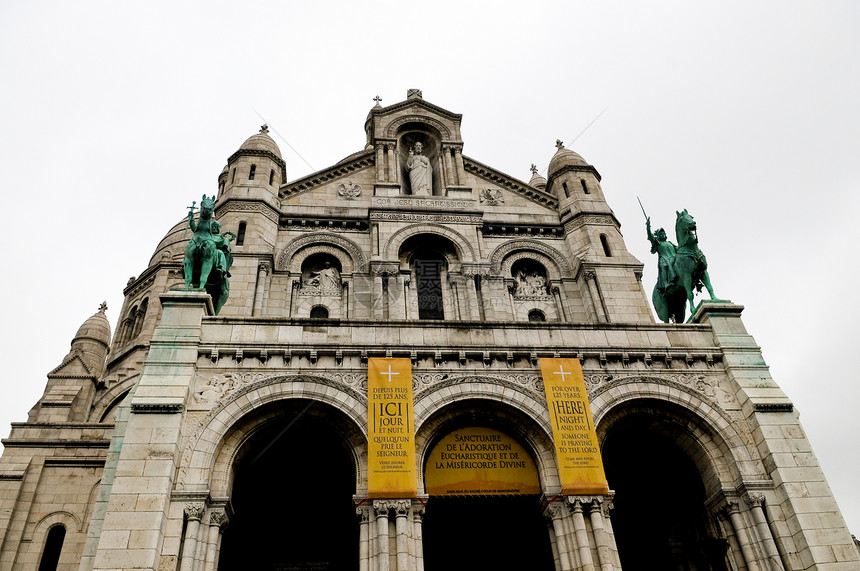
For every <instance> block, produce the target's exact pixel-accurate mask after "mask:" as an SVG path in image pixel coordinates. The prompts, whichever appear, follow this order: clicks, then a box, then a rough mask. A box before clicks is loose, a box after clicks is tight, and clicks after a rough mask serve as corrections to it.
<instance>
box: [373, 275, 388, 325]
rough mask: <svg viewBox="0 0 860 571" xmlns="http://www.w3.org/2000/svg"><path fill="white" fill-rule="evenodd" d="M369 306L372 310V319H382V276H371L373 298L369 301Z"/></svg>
mask: <svg viewBox="0 0 860 571" xmlns="http://www.w3.org/2000/svg"><path fill="white" fill-rule="evenodd" d="M370 306H371V307H372V308H373V318H374V319H382V311H383V307H384V306H385V302H384V300H383V299H382V274H379V273H374V274H373V298H372V299H371V300H370Z"/></svg>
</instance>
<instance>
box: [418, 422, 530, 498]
mask: <svg viewBox="0 0 860 571" xmlns="http://www.w3.org/2000/svg"><path fill="white" fill-rule="evenodd" d="M424 488H425V489H426V490H427V493H428V494H430V495H435V496H464V495H475V494H481V495H509V494H539V493H540V482H539V481H538V473H537V469H536V468H535V465H534V462H532V459H531V457H530V456H529V455H528V453H527V452H526V450H525V448H523V447H522V446H521V445H520V443H519V442H517V441H516V440H514V439H513V438H511V437H510V436H508V435H507V434H505V433H504V432H499V431H498V430H493V429H492V428H485V427H481V426H471V427H468V428H460V429H458V430H454V431H453V432H451V433H449V434H447V435H446V436H445V437H444V438H443V439H442V440H440V441H439V443H438V444H436V446H434V447H433V450H431V451H430V455H429V456H428V458H427V468H426V469H425V472H424Z"/></svg>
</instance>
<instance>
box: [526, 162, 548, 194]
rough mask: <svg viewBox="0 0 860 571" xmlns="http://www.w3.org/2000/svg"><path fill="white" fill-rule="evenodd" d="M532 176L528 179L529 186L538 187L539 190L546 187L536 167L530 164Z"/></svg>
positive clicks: (544, 180)
mask: <svg viewBox="0 0 860 571" xmlns="http://www.w3.org/2000/svg"><path fill="white" fill-rule="evenodd" d="M531 170H532V177H531V179H529V186H533V187H535V188H539V189H540V190H545V189H546V179H545V178H544V177H542V176H541V175H540V173H538V170H537V167H536V166H535V165H532V169H531Z"/></svg>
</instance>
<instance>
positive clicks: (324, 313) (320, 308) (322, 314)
mask: <svg viewBox="0 0 860 571" xmlns="http://www.w3.org/2000/svg"><path fill="white" fill-rule="evenodd" d="M311 319H328V308H326V307H325V306H324V305H315V306H313V307H312V308H311Z"/></svg>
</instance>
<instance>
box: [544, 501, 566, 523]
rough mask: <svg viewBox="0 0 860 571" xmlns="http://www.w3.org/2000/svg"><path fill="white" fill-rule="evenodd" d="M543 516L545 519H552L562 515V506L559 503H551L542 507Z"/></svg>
mask: <svg viewBox="0 0 860 571" xmlns="http://www.w3.org/2000/svg"><path fill="white" fill-rule="evenodd" d="M543 516H544V517H545V518H546V519H547V521H553V520H556V519H559V518H561V517H563V516H564V506H563V505H562V504H561V503H555V502H553V503H551V504H547V506H546V507H545V508H544V509H543Z"/></svg>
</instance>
